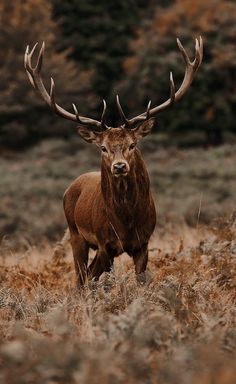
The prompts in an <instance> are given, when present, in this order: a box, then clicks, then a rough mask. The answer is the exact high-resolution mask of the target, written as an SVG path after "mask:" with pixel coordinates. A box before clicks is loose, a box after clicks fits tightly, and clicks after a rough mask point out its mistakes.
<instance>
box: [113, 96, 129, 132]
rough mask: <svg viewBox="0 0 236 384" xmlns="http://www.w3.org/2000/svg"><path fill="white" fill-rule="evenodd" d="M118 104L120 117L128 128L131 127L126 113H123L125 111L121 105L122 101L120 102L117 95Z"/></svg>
mask: <svg viewBox="0 0 236 384" xmlns="http://www.w3.org/2000/svg"><path fill="white" fill-rule="evenodd" d="M116 104H117V108H118V112H119V114H120V117H121V118H122V119H123V120H124V122H125V126H127V127H128V126H129V120H128V119H127V117H126V116H125V114H124V111H123V109H122V107H121V105H120V100H119V96H118V95H116Z"/></svg>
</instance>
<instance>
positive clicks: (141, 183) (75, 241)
mask: <svg viewBox="0 0 236 384" xmlns="http://www.w3.org/2000/svg"><path fill="white" fill-rule="evenodd" d="M151 126H152V123H150V122H149V130H150V129H151V128H150V127H151ZM145 128H146V129H147V123H146V125H145V124H142V129H139V130H137V131H132V132H129V131H127V130H125V129H124V128H111V129H109V130H108V131H105V132H104V133H102V134H101V133H100V134H96V137H94V136H93V135H94V133H92V132H91V133H90V132H88V131H87V130H86V132H85V128H84V127H83V128H82V129H81V131H80V134H81V136H82V137H83V138H85V140H87V141H89V142H91V141H93V142H96V144H97V145H98V146H104V145H106V148H107V152H106V154H103V155H102V160H101V172H91V173H87V174H84V175H82V176H80V177H78V178H77V179H76V180H75V181H74V182H73V183H72V184H71V186H70V187H69V188H68V189H67V191H66V192H65V195H64V210H65V215H66V218H67V222H68V226H69V230H70V235H71V245H72V249H73V256H74V261H75V267H76V271H77V274H78V278H79V283H80V284H84V283H85V281H86V279H87V277H88V278H89V279H93V278H94V279H96V280H97V279H98V278H99V276H100V275H101V274H102V273H103V272H104V271H110V269H111V267H112V265H113V260H114V257H116V256H119V255H120V254H121V253H123V252H127V253H128V254H129V255H130V256H132V257H133V260H134V264H135V271H136V274H137V275H138V276H142V277H144V272H145V269H146V265H147V261H148V242H149V239H150V236H151V234H152V233H153V230H154V228H155V224H156V213H155V206H154V202H153V199H152V195H151V192H150V185H149V178H148V173H147V170H146V166H145V163H144V161H143V160H142V157H141V154H140V152H139V150H138V149H137V148H134V149H129V148H130V143H132V142H135V144H136V142H137V139H138V137H139V135H141V136H143V135H145V134H147V133H148V132H149V130H148V132H146V131H145ZM88 135H89V137H88ZM85 136H86V137H85ZM91 136H92V139H91ZM121 161H122V162H127V167H128V168H129V171H128V173H127V175H125V176H122V175H121V176H120V177H116V175H114V174H113V173H112V169H113V168H112V167H113V164H116V162H118V163H119V162H121ZM89 248H93V249H96V250H97V254H96V256H95V258H94V260H93V261H92V263H91V264H90V266H89V267H87V265H88V251H89ZM140 274H141V275H140Z"/></svg>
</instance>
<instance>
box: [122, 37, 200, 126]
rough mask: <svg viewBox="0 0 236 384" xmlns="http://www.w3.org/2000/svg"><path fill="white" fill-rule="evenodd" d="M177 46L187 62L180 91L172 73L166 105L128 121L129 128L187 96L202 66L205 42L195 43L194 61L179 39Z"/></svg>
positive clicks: (198, 41)
mask: <svg viewBox="0 0 236 384" xmlns="http://www.w3.org/2000/svg"><path fill="white" fill-rule="evenodd" d="M177 45H178V48H179V50H180V53H181V54H182V57H183V60H184V62H185V74H184V79H183V81H182V84H181V86H180V87H179V89H178V90H177V91H176V92H175V84H174V80H173V74H172V72H171V73H170V97H169V99H168V100H166V101H165V102H164V103H162V104H160V105H158V106H157V107H155V108H152V109H150V111H149V113H148V114H147V112H144V113H141V114H140V115H138V116H136V117H134V118H133V119H130V120H128V124H129V126H130V127H131V126H133V125H135V124H137V123H138V122H140V121H142V120H144V119H145V118H146V116H147V115H149V117H153V116H155V115H156V114H158V113H159V112H161V111H163V110H165V109H166V108H168V107H170V106H171V105H172V104H173V103H174V102H175V101H178V100H180V99H181V97H182V96H183V95H184V94H185V92H186V91H187V90H188V88H189V87H190V85H191V83H192V81H193V79H194V75H195V73H196V72H197V70H198V68H199V66H200V65H201V62H202V58H203V41H202V38H201V36H200V37H199V39H196V41H195V58H194V60H193V61H190V59H189V56H188V54H187V52H186V50H185V48H184V47H183V45H182V44H181V42H180V40H179V39H178V38H177Z"/></svg>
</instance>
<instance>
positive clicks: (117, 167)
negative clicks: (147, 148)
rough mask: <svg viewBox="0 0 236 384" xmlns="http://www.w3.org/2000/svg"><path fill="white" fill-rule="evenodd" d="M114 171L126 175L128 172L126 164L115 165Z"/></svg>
mask: <svg viewBox="0 0 236 384" xmlns="http://www.w3.org/2000/svg"><path fill="white" fill-rule="evenodd" d="M114 170H115V172H116V173H124V172H126V164H125V163H121V162H119V163H116V164H114Z"/></svg>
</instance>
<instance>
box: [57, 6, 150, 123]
mask: <svg viewBox="0 0 236 384" xmlns="http://www.w3.org/2000/svg"><path fill="white" fill-rule="evenodd" d="M52 2H53V5H54V15H55V18H56V20H60V22H61V27H62V30H63V39H62V40H61V47H62V48H63V49H66V48H67V47H70V46H73V50H72V51H71V55H70V56H71V57H73V58H74V60H75V62H76V63H80V64H81V65H82V67H83V68H85V69H92V70H93V73H94V76H93V89H94V92H95V93H96V94H97V95H98V96H99V99H101V98H105V99H106V100H107V101H108V102H110V103H114V92H113V87H114V84H115V83H116V82H117V81H120V79H121V78H122V76H123V69H122V62H123V61H124V59H125V57H126V56H127V54H128V52H129V39H130V38H131V37H133V36H134V32H135V29H136V27H137V24H138V23H139V22H140V20H141V15H142V14H143V13H144V12H146V10H147V8H148V4H149V3H152V1H151V0H148V1H145V0H136V1H134V0H117V1H116V2H115V4H114V2H109V1H107V0H100V1H95V0H72V1H69V2H68V1H63V0H52ZM98 108H99V109H100V103H99V105H98ZM111 110H113V112H114V108H109V111H108V113H109V112H110V111H111ZM115 117H116V114H115V116H113V118H115Z"/></svg>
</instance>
